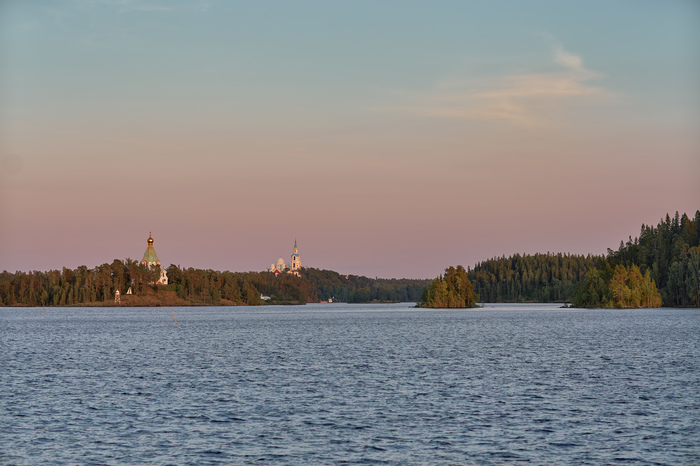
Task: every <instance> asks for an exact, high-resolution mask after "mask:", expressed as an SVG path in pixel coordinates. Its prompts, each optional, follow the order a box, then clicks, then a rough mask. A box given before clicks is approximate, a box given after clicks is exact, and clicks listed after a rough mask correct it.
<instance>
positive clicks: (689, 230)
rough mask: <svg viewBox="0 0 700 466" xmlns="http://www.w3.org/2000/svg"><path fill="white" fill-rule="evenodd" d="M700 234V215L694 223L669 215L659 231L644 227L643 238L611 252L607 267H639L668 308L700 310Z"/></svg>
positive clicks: (657, 228) (642, 229)
mask: <svg viewBox="0 0 700 466" xmlns="http://www.w3.org/2000/svg"><path fill="white" fill-rule="evenodd" d="M699 231H700V211H696V212H695V217H694V218H693V219H691V218H690V217H688V215H686V214H683V215H679V214H678V212H676V214H675V215H674V217H673V218H671V216H670V215H668V214H667V215H666V218H665V219H661V221H660V222H659V224H658V225H657V226H656V227H652V226H646V225H642V228H641V232H640V235H639V238H634V239H632V237H629V239H628V241H627V242H626V243H625V242H620V247H619V248H618V249H617V250H616V251H613V250H612V249H608V254H607V256H606V263H607V265H608V266H609V267H610V268H612V269H615V268H616V267H617V266H618V265H622V266H625V267H631V266H633V265H636V266H637V267H638V268H639V270H640V273H641V274H642V275H643V276H645V277H646V274H647V273H648V274H649V277H650V280H651V281H653V282H655V284H656V285H657V286H658V290H659V292H660V295H661V299H662V303H663V305H664V306H696V307H700V235H699V234H698V232H699ZM623 291H624V290H623V289H621V288H618V293H620V292H623ZM623 294H624V293H623Z"/></svg>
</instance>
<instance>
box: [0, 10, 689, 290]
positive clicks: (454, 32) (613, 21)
mask: <svg viewBox="0 0 700 466" xmlns="http://www.w3.org/2000/svg"><path fill="white" fill-rule="evenodd" d="M697 209H700V2H697V1H694V0H664V1H661V0H658V1H657V0H617V1H609V0H605V1H594V0H586V1H564V0H552V1H467V0H459V1H442V0H441V1H408V0H400V1H398V0H397V1H388V0H387V1H376V0H373V1H355V0H353V1H273V0H270V1H262V2H257V1H249V2H242V1H241V2H238V1H223V0H221V1H215V0H206V1H204V0H202V1H169V0H168V1H165V0H162V1H160V0H143V1H141V0H102V1H100V0H92V1H90V0H80V1H79V0H76V1H68V0H63V1H61V0H56V1H41V0H34V1H19V0H15V1H13V0H4V1H2V2H0V270H3V269H4V270H8V271H15V270H23V271H30V270H43V271H45V270H49V269H56V268H58V269H60V268H61V267H63V266H66V267H69V268H75V267H78V266H80V265H86V266H88V267H89V268H92V267H95V266H97V265H100V264H102V263H105V262H112V260H113V259H115V258H116V259H125V258H127V257H129V258H132V259H136V260H140V259H141V257H142V256H143V253H144V251H145V249H146V246H147V244H146V240H147V238H148V235H149V232H152V233H153V238H154V239H155V244H154V246H155V249H156V251H157V253H158V256H159V258H160V260H161V261H162V262H163V265H164V266H167V265H169V264H171V263H174V264H178V265H180V266H183V267H196V268H204V269H215V270H231V271H260V270H263V269H265V268H266V267H267V266H269V265H270V263H272V262H274V261H275V260H276V259H277V257H279V256H280V255H281V256H282V257H284V258H285V259H286V260H289V256H290V254H291V250H292V246H293V244H294V240H295V239H296V240H297V241H298V245H299V249H300V253H301V259H302V264H303V265H304V266H308V267H316V268H324V269H332V270H336V271H338V272H341V273H346V274H360V275H367V276H372V277H374V276H379V277H387V278H388V277H397V278H398V277H409V278H432V277H435V276H436V275H438V274H439V273H441V272H442V271H443V270H444V268H445V267H447V266H449V265H457V264H462V265H464V266H474V264H475V263H476V262H478V261H482V260H486V259H488V258H491V257H494V256H501V255H511V254H514V253H536V252H547V251H551V252H569V253H577V254H588V253H591V254H602V253H605V251H606V249H607V248H614V249H616V248H617V246H618V245H619V242H620V240H622V239H627V237H628V236H630V235H631V236H632V237H634V236H637V235H638V234H639V228H640V226H641V224H642V223H646V224H653V225H656V223H657V222H658V221H659V220H660V219H661V218H662V217H664V216H665V214H666V213H667V212H668V213H671V214H673V213H674V212H675V211H680V212H681V213H683V212H687V213H688V214H689V215H691V216H692V215H693V214H694V213H695V211H696V210H697Z"/></svg>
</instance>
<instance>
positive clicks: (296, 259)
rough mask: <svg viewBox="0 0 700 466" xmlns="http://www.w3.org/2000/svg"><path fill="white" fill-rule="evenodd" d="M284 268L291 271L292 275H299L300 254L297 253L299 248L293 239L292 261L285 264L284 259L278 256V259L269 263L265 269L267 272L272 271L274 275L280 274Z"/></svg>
mask: <svg viewBox="0 0 700 466" xmlns="http://www.w3.org/2000/svg"><path fill="white" fill-rule="evenodd" d="M285 270H286V271H287V273H291V274H292V275H296V276H297V277H301V272H300V271H301V256H300V255H299V248H298V247H297V241H296V240H294V249H293V250H292V263H291V264H289V265H287V264H286V263H285V262H284V259H282V258H281V257H280V258H279V259H277V262H276V263H274V264H271V265H270V267H269V268H268V269H267V271H268V272H272V273H274V274H275V276H277V275H279V274H281V273H282V272H284V271H285Z"/></svg>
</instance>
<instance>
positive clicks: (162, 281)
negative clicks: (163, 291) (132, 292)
mask: <svg viewBox="0 0 700 466" xmlns="http://www.w3.org/2000/svg"><path fill="white" fill-rule="evenodd" d="M141 265H145V266H146V267H148V268H149V269H150V268H153V267H157V268H160V260H159V259H158V255H157V254H156V250H155V249H153V236H152V235H151V233H148V247H147V248H146V252H144V253H143V259H142V260H141ZM155 283H156V285H167V284H168V272H167V271H166V270H165V269H161V271H160V278H159V279H158V281H157V282H155ZM127 294H128V291H127Z"/></svg>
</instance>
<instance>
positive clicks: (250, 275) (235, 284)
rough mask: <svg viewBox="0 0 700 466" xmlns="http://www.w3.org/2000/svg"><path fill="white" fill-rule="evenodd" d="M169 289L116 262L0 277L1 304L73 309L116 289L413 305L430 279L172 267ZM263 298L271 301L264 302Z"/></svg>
mask: <svg viewBox="0 0 700 466" xmlns="http://www.w3.org/2000/svg"><path fill="white" fill-rule="evenodd" d="M166 270H167V273H168V281H169V283H168V285H164V286H160V285H153V283H154V282H156V281H157V280H158V277H159V275H160V270H159V269H158V268H148V267H146V266H144V265H142V264H140V263H138V262H136V261H134V260H131V259H126V260H123V261H122V260H119V259H115V260H114V261H112V262H111V263H105V264H102V265H100V266H97V267H94V268H92V269H89V268H87V267H86V266H80V267H78V268H77V269H68V268H65V267H64V268H63V269H62V270H51V271H48V272H38V271H33V272H15V273H10V272H7V271H3V272H2V273H0V306H15V305H17V306H75V305H106V304H113V303H114V295H115V292H116V290H119V291H120V293H121V295H122V296H124V295H125V293H126V291H127V290H128V289H129V288H131V293H132V295H134V296H137V297H143V296H158V295H159V294H161V296H162V294H163V293H164V292H170V293H174V294H175V296H176V297H177V299H178V300H179V301H178V302H180V303H181V304H186V305H259V304H303V303H309V302H317V301H319V300H326V301H327V300H328V299H329V298H332V299H333V300H335V301H342V302H348V303H368V302H414V301H417V300H418V299H419V297H420V295H421V293H422V292H423V289H424V288H425V286H427V284H428V283H429V281H428V280H410V279H376V278H375V279H371V278H368V277H362V276H356V275H341V274H339V273H337V272H333V271H329V270H318V269H313V268H303V269H302V270H301V275H302V276H301V277H296V276H294V275H292V274H286V273H282V274H279V276H275V275H274V274H273V273H270V272H259V273H258V272H228V271H226V272H219V271H215V270H202V269H194V268H191V267H190V268H183V267H180V266H179V265H170V266H169V267H168V268H167V269H166ZM262 296H265V297H266V298H269V299H267V300H263V299H262Z"/></svg>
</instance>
